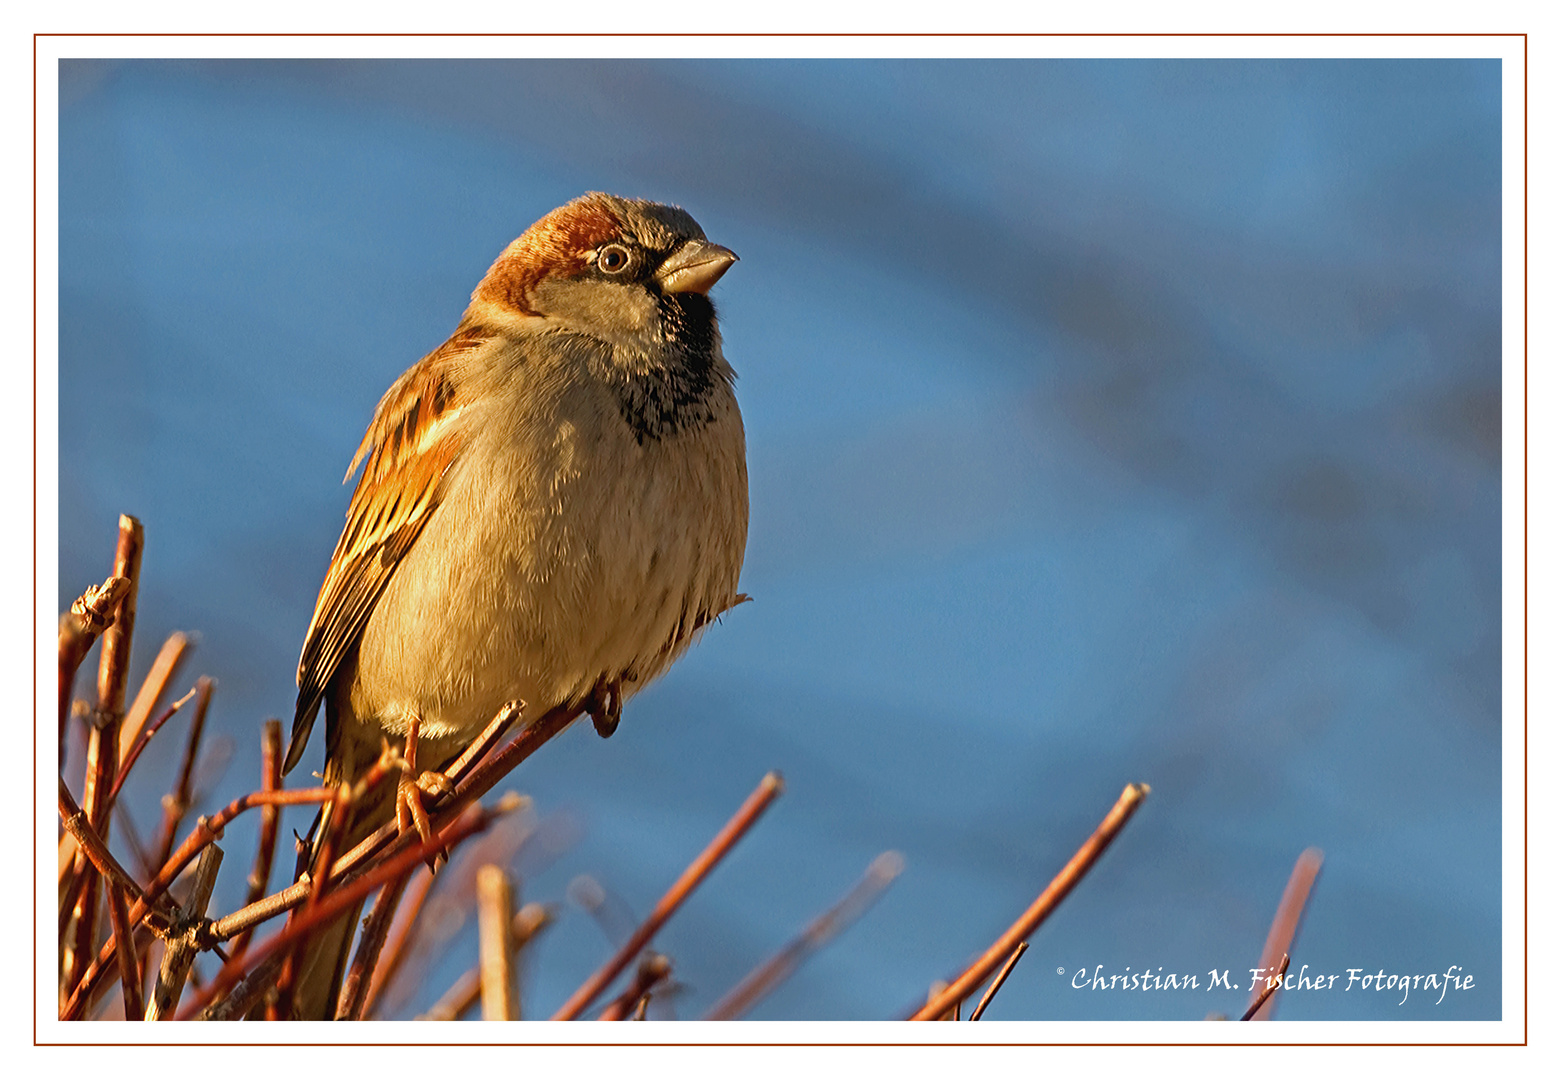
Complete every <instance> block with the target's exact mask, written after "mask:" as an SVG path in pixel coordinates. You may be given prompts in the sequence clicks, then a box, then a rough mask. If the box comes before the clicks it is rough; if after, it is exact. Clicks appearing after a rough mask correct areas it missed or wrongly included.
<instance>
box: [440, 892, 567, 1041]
mask: <svg viewBox="0 0 1561 1080" xmlns="http://www.w3.org/2000/svg"><path fill="white" fill-rule="evenodd" d="M552 921H553V914H552V912H551V911H549V910H548V909H547V908H546V907H544V906H543V905H541V904H535V903H533V904H527V905H526V906H525V907H523V908H521V909H520V910H519V911H517V912H515V917H514V918H513V919H511V920H510V940H511V941H513V942H514V943H515V954H516V956H517V957H518V956H519V955H520V954H521V952H522V951H523V950H524V949H525V947H526V946H527V945H528V944H530V943H531V941H532V939H533V938H535V937H536V935H537V934H539V933H541V931H542V929H543V928H544V927H546V926H547V925H548V924H549V923H551V922H552ZM481 996H482V970H481V968H475V967H474V968H471V969H470V970H468V971H466V972H465V973H464V974H463V975H462V976H461V977H460V978H459V979H456V980H455V982H454V983H452V984H451V986H450V989H448V990H446V991H445V992H444V995H443V996H442V997H440V999H439V1000H438V1001H437V1002H435V1003H434V1005H433V1006H432V1007H431V1008H430V1009H429V1010H428V1011H427V1012H426V1013H424V1014H423V1015H421V1016H419V1017H418V1019H419V1020H459V1019H460V1018H461V1017H463V1016H465V1015H466V1014H467V1013H468V1012H469V1011H471V1009H472V1008H473V1007H474V1006H475V1005H476V1004H477V1000H478V999H479V998H480V997H481Z"/></svg>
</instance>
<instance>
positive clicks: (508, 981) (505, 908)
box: [477, 863, 520, 1020]
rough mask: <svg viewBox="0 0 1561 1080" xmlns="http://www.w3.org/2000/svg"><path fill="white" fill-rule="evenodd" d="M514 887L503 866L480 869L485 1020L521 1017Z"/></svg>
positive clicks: (479, 938) (479, 952) (480, 964)
mask: <svg viewBox="0 0 1561 1080" xmlns="http://www.w3.org/2000/svg"><path fill="white" fill-rule="evenodd" d="M513 908H514V889H513V887H512V886H511V884H510V879H509V875H508V874H506V873H505V872H504V868H503V867H502V866H495V865H493V864H492V863H489V864H487V865H486V866H482V867H480V868H478V870H477V956H478V963H477V969H478V971H479V972H480V973H481V977H480V979H479V982H480V985H481V987H482V1018H483V1019H484V1020H519V1019H520V1007H519V1002H518V999H517V995H516V993H515V967H514V964H513V963H512V953H511V945H510V933H509V925H510V918H511V912H512V911H513Z"/></svg>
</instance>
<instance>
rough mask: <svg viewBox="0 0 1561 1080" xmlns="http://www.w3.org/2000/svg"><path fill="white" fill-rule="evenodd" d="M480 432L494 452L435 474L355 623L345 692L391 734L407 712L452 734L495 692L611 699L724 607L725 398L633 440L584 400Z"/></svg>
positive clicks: (738, 453)
mask: <svg viewBox="0 0 1561 1080" xmlns="http://www.w3.org/2000/svg"><path fill="white" fill-rule="evenodd" d="M723 389H725V388H724V387H723ZM727 396H728V397H729V396H730V392H729V391H727ZM493 437H495V438H500V439H503V440H505V442H504V444H503V445H502V446H501V447H498V448H496V449H498V450H500V451H501V452H498V453H495V454H493V455H483V456H482V457H483V458H485V459H486V460H487V461H489V462H497V463H498V464H496V465H490V466H489V467H487V470H486V472H483V473H480V474H479V473H478V472H477V471H476V470H475V469H471V468H467V469H462V468H460V463H458V464H457V466H456V467H455V468H452V471H451V474H450V475H449V476H448V477H447V484H448V487H447V491H446V493H445V495H444V497H443V499H442V500H441V503H440V505H439V507H438V509H437V510H436V511H435V513H434V514H433V516H432V518H431V519H430V521H429V523H428V525H427V526H426V527H425V529H424V531H423V533H422V535H421V536H420V537H419V538H418V541H417V543H416V544H414V545H413V547H412V550H411V551H409V552H408V553H407V555H406V556H405V558H404V559H403V561H402V563H401V565H400V566H399V567H398V568H397V570H396V573H395V575H394V576H393V577H392V578H391V580H390V583H389V585H388V586H387V587H386V591H385V593H384V595H383V596H382V597H381V598H380V601H379V603H378V604H376V606H375V609H374V613H373V615H372V616H371V617H370V619H369V622H368V624H367V626H366V627H365V628H364V632H363V637H362V639H361V641H360V644H359V649H358V656H357V663H356V666H355V670H354V671H353V674H352V676H351V678H352V684H351V687H350V692H349V694H348V695H347V696H348V698H349V701H350V710H349V711H350V713H351V714H352V716H351V719H356V720H357V721H358V722H359V723H362V724H365V725H374V726H377V727H379V728H382V729H385V730H387V731H389V732H391V733H394V734H404V732H405V730H406V728H407V726H408V724H409V723H410V721H411V719H412V717H414V716H416V717H418V718H419V722H420V732H421V733H422V734H423V735H424V736H425V737H427V738H431V739H446V738H449V739H468V738H470V737H472V736H473V735H475V734H476V733H477V732H478V731H480V730H481V729H482V728H483V727H484V726H486V725H487V723H488V721H489V720H491V719H492V717H493V715H494V714H495V713H496V712H497V711H498V709H499V707H500V706H501V705H503V704H504V703H505V702H507V701H510V700H517V699H518V700H521V701H524V702H525V703H526V706H527V709H526V715H527V716H528V717H530V718H532V719H535V718H537V717H540V716H541V715H542V714H543V713H545V712H546V711H548V710H549V709H551V708H553V707H554V706H556V705H560V704H564V703H574V702H578V701H580V700H581V699H583V698H584V697H585V696H586V695H588V694H589V693H590V692H591V691H592V690H593V688H595V687H596V686H597V685H598V684H601V683H604V682H611V683H617V684H619V686H620V689H621V692H622V694H623V696H624V697H628V696H631V695H632V694H633V693H634V692H635V691H636V690H638V689H639V688H641V687H643V686H644V685H645V684H646V683H647V682H649V681H650V680H651V679H653V678H655V677H656V676H657V675H659V674H661V673H662V672H663V671H665V670H666V668H667V667H668V666H669V665H670V664H671V663H672V661H673V660H675V659H676V658H677V657H678V656H679V655H680V654H681V653H682V652H683V650H684V649H686V648H687V646H688V645H689V644H690V643H691V642H692V640H693V638H694V637H695V636H696V634H697V631H698V630H699V629H700V628H701V627H702V626H703V625H704V624H705V623H707V622H709V621H710V620H711V619H713V618H714V617H715V616H716V615H719V614H720V613H721V612H722V611H724V610H726V609H727V608H728V607H730V606H731V605H732V604H733V603H734V602H735V599H736V590H737V583H738V575H739V572H740V571H741V568H742V561H743V551H744V547H745V543H746V537H747V517H748V499H747V474H746V467H745V464H744V449H743V432H742V422H741V420H740V418H739V416H738V413H737V407H736V402H735V400H732V401H731V402H730V407H729V408H726V409H721V410H718V412H717V415H716V417H715V419H714V420H713V421H712V422H710V423H708V424H705V425H702V426H700V427H698V428H695V429H690V430H687V431H684V432H680V433H678V434H677V435H676V436H673V437H671V438H669V439H667V440H663V441H652V442H650V443H648V444H646V445H644V446H641V445H639V444H638V443H637V442H636V441H635V440H634V439H633V438H632V437H631V436H630V435H629V434H628V429H627V427H626V426H625V425H624V424H623V423H622V421H621V419H620V418H618V417H617V416H616V415H611V414H608V413H606V411H605V410H602V409H593V408H581V409H576V410H574V411H573V415H570V413H569V411H567V410H566V411H564V416H563V418H560V417H556V416H555V417H554V418H552V419H551V420H549V421H547V422H545V423H544V422H531V423H520V424H515V425H512V426H510V427H509V428H508V429H505V428H503V427H500V428H499V430H498V431H496V432H495V433H494V435H493ZM474 457H475V455H474Z"/></svg>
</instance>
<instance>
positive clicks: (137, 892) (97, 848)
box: [59, 780, 141, 900]
mask: <svg viewBox="0 0 1561 1080" xmlns="http://www.w3.org/2000/svg"><path fill="white" fill-rule="evenodd" d="M59 804H60V823H61V824H62V825H64V827H65V831H66V832H68V833H70V835H71V836H73V837H75V838H76V846H77V847H78V849H79V850H80V851H81V852H82V853H83V855H84V856H85V857H86V858H87V860H88V861H89V862H90V863H91V864H92V866H93V867H94V868H95V869H96V870H97V871H98V873H100V874H102V875H103V876H104V877H106V878H108V879H109V880H110V881H112V882H113V883H114V884H115V885H117V886H119V887H120V888H121V889H124V890H125V891H126V892H128V893H129V894H130V895H131V896H133V897H135V898H136V899H137V900H140V899H141V886H140V885H137V884H136V880H135V878H133V877H131V876H130V871H128V870H126V869H125V868H124V867H123V866H121V865H120V864H119V860H118V859H116V858H114V854H113V852H111V851H109V850H108V845H107V844H105V843H103V840H102V838H101V837H99V836H98V834H97V833H96V832H94V831H93V829H92V824H91V823H90V822H89V821H87V813H86V811H85V810H83V809H82V808H81V807H79V806H77V805H76V800H75V799H74V798H72V797H71V793H70V789H69V788H68V787H66V786H65V781H64V780H61V781H60V791H59Z"/></svg>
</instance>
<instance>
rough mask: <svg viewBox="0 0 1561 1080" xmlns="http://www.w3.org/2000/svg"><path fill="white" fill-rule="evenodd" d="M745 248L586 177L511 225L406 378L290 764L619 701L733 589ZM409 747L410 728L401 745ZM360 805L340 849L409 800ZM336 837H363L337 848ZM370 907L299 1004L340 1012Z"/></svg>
mask: <svg viewBox="0 0 1561 1080" xmlns="http://www.w3.org/2000/svg"><path fill="white" fill-rule="evenodd" d="M735 259H736V256H734V255H732V254H731V252H729V251H727V250H726V249H725V248H722V247H720V246H718V245H715V244H711V243H709V242H708V241H707V240H706V239H705V236H704V233H703V231H702V230H701V229H700V228H699V226H698V225H697V224H696V223H695V222H694V220H693V218H691V217H689V216H688V215H687V214H686V213H684V212H683V211H682V210H679V209H676V208H674V207H669V206H663V205H660V204H656V203H649V202H643V201H640V200H629V199H620V198H616V197H614V196H609V195H602V194H592V195H587V196H585V197H583V198H581V199H577V200H575V201H574V202H572V203H569V204H568V205H566V206H563V207H560V208H559V209H557V210H555V211H553V212H552V213H550V214H548V215H547V216H546V217H544V218H543V219H541V220H540V221H538V222H537V223H536V224H535V225H533V226H532V227H531V228H530V229H528V230H527V231H526V232H525V233H524V234H523V235H522V236H521V237H520V238H519V239H517V240H516V241H515V242H514V243H512V244H510V245H509V247H507V248H506V249H505V250H504V252H503V253H501V254H500V256H499V257H498V259H497V260H496V261H495V262H494V263H493V266H492V267H491V268H490V269H489V271H488V273H487V275H485V276H484V278H483V279H482V281H481V282H480V283H479V284H478V286H477V288H476V290H475V291H474V292H473V294H472V302H471V305H470V306H469V307H468V308H467V311H466V314H465V316H464V317H463V318H462V320H461V322H460V325H459V326H458V327H457V329H456V331H455V333H454V334H453V335H452V336H451V338H450V339H449V340H448V341H447V342H445V343H444V344H443V345H441V346H440V347H439V348H438V349H435V350H434V351H433V352H431V353H430V354H428V356H426V357H424V358H423V359H422V360H421V361H419V362H418V363H417V364H415V365H414V366H413V367H412V368H411V369H410V370H408V371H407V372H406V373H405V374H404V375H402V376H401V377H400V378H399V379H397V380H396V382H395V383H394V384H393V385H392V386H391V388H390V390H389V391H388V392H387V393H386V394H385V396H384V398H383V400H381V402H380V404H379V407H378V408H377V409H376V410H375V413H374V419H373V421H372V423H371V424H370V425H369V429H368V432H367V433H366V434H365V436H364V439H363V442H362V444H361V445H360V446H359V448H358V452H357V455H356V456H355V457H354V459H353V463H352V467H351V468H350V469H349V470H348V477H349V478H350V477H351V475H352V472H353V471H354V470H355V469H356V468H357V467H358V466H359V465H360V464H361V465H362V466H363V474H362V476H361V477H360V479H359V481H358V486H357V489H356V491H355V492H354V494H353V497H352V500H351V503H350V505H349V507H348V511H347V524H346V528H345V529H344V530H343V532H342V535H341V539H340V541H339V542H338V543H337V546H336V552H335V554H334V555H333V556H332V559H331V564H330V567H329V569H328V570H327V571H326V575H325V582H324V584H323V586H322V587H321V590H320V597H319V601H318V603H317V604H316V606H315V611H314V616H313V618H312V620H311V621H310V625H309V630H308V633H307V635H306V638H305V643H304V648H303V653H302V657H301V659H300V662H299V670H298V687H299V690H298V703H297V709H296V712H295V716H294V722H293V738H292V743H291V745H290V746H289V749H288V756H287V762H286V768H287V769H289V770H291V769H292V768H293V767H294V766H296V765H297V764H298V762H299V760H300V759H301V757H302V754H303V751H304V747H305V744H306V743H307V741H308V738H309V734H310V731H311V729H312V726H313V723H314V719H315V716H316V714H317V711H318V709H319V707H320V706H321V705H322V704H323V705H324V708H325V711H326V767H325V777H326V779H327V780H329V781H331V782H333V783H334V782H341V781H343V780H352V779H355V778H356V777H357V776H358V775H360V774H361V772H362V771H363V769H365V768H366V767H367V766H368V765H369V764H371V763H372V762H373V761H374V760H375V759H376V758H377V757H378V755H379V751H380V745H381V743H380V740H381V737H382V736H383V737H390V738H392V740H393V741H396V740H399V739H402V738H404V737H405V735H406V733H407V731H408V728H409V726H410V725H411V723H412V722H413V721H414V720H415V721H416V722H417V724H418V726H419V740H418V742H419V758H418V761H417V766H418V767H419V768H420V769H438V768H441V767H443V765H444V764H446V763H447V762H448V761H449V760H451V759H452V758H453V757H454V756H455V755H456V754H458V753H459V752H460V750H461V749H462V748H463V747H464V745H465V744H466V743H467V742H468V741H469V740H470V739H472V738H473V737H474V736H475V735H476V734H477V733H478V732H480V731H481V730H482V728H483V727H484V726H485V725H486V724H487V722H488V721H489V720H490V719H492V717H493V715H494V713H495V712H496V711H497V710H498V708H499V707H500V706H501V705H502V704H503V703H504V702H505V701H509V700H513V699H520V700H523V701H525V702H526V705H527V715H529V716H532V717H536V716H540V715H542V714H543V713H544V712H546V711H547V710H549V709H551V708H553V707H554V706H556V705H560V704H565V703H574V702H580V701H585V700H587V699H590V700H595V701H608V702H612V703H613V705H612V707H611V715H608V716H602V717H599V718H598V729H599V730H601V731H603V733H604V734H606V733H610V732H611V729H612V727H613V725H614V724H615V723H616V720H617V716H616V708H617V705H618V704H621V702H622V701H623V700H624V699H626V698H627V697H629V696H631V695H632V694H633V693H635V692H636V691H637V690H638V689H640V688H641V687H643V686H644V685H645V684H646V683H647V682H649V681H650V680H651V679H653V678H655V677H656V676H657V675H659V674H661V673H662V672H663V671H665V670H666V668H667V667H668V666H669V665H670V664H671V663H672V662H673V661H674V660H675V659H676V658H677V657H678V656H679V655H680V654H681V653H682V652H683V650H684V649H686V648H687V647H688V645H689V644H690V643H691V642H692V640H693V639H694V637H695V636H696V635H697V633H698V631H699V630H700V629H701V628H702V627H703V626H705V625H706V624H708V623H709V622H710V621H711V620H712V619H714V618H715V617H716V616H717V615H719V614H720V613H721V612H722V611H724V610H726V609H727V608H729V607H731V606H732V605H733V604H734V603H736V602H737V600H738V594H737V583H738V574H739V572H740V570H741V567H742V560H743V550H744V547H745V543H746V538H747V518H748V500H747V469H746V464H745V460H744V440H743V429H742V419H741V416H740V414H739V412H738V408H737V402H736V398H735V396H734V395H733V393H732V380H733V378H734V376H733V373H732V369H731V367H730V366H729V365H728V364H727V363H726V360H725V358H724V357H723V356H722V353H721V344H720V335H719V332H718V331H717V329H716V324H715V314H714V309H713V307H712V306H711V304H710V301H709V300H708V299H707V297H706V295H705V294H706V293H707V291H708V290H709V288H710V286H711V285H713V284H714V283H715V281H716V280H717V279H718V278H719V277H720V276H721V275H722V274H723V273H724V272H725V270H726V269H727V268H728V267H729V266H730V265H731V263H732V262H733V261H735ZM397 745H398V748H399V743H398V744H397ZM391 805H392V804H391V801H390V800H389V799H388V798H385V797H381V798H379V799H377V800H373V801H372V802H371V804H370V805H368V806H367V807H365V808H362V809H360V810H358V811H356V812H355V813H354V815H353V819H352V820H351V822H350V823H348V825H347V828H346V837H345V840H344V843H345V844H347V845H348V846H350V845H351V843H354V842H355V841H356V838H358V837H361V836H363V835H366V834H367V833H368V832H369V831H372V829H374V828H377V827H378V825H379V824H380V823H381V822H382V821H384V820H385V819H386V817H387V815H388V814H389V813H390V812H391ZM342 850H345V848H344V849H342ZM350 929H351V920H344V921H343V923H341V924H338V926H337V927H335V928H334V931H335V932H334V933H333V932H330V931H327V932H324V933H322V935H321V936H320V937H319V938H318V939H317V940H316V942H315V945H314V948H315V951H316V955H315V956H314V957H313V958H312V959H311V960H310V961H309V962H308V963H307V964H306V965H305V968H304V973H303V981H301V982H300V984H299V990H298V996H297V998H296V1003H297V1014H298V1015H299V1016H302V1017H312V1016H327V1015H329V1014H330V1009H331V1002H332V1001H333V999H334V994H335V985H336V983H337V982H338V981H339V979H340V976H341V968H342V962H343V960H344V953H345V949H346V945H347V940H346V939H347V936H348V934H347V931H350Z"/></svg>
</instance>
